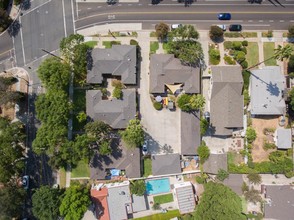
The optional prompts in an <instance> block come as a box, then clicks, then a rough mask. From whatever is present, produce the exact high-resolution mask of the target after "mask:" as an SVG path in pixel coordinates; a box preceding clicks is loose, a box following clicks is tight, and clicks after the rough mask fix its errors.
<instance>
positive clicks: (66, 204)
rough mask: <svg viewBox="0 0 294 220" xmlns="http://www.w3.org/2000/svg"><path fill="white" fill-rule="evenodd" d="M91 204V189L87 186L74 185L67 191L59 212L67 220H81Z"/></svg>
mask: <svg viewBox="0 0 294 220" xmlns="http://www.w3.org/2000/svg"><path fill="white" fill-rule="evenodd" d="M90 204H91V200H90V192H89V189H88V188H87V187H86V186H83V185H81V184H78V183H74V184H71V186H70V187H69V188H67V189H66V191H65V193H64V197H63V199H62V200H61V205H60V207H59V211H60V214H61V216H63V217H64V219H65V220H80V219H82V217H83V215H84V213H85V212H86V211H87V210H88V207H89V205H90Z"/></svg>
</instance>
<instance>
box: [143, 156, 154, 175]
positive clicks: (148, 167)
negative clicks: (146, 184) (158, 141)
mask: <svg viewBox="0 0 294 220" xmlns="http://www.w3.org/2000/svg"><path fill="white" fill-rule="evenodd" d="M150 175H152V161H151V159H150V158H146V159H144V174H143V176H144V177H147V176H150Z"/></svg>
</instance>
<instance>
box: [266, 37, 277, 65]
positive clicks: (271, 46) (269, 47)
mask: <svg viewBox="0 0 294 220" xmlns="http://www.w3.org/2000/svg"><path fill="white" fill-rule="evenodd" d="M274 54H275V43H274V42H264V43H263V56H264V60H267V59H268V58H270V57H272V56H273V55H274ZM264 64H265V65H266V66H275V65H277V61H276V60H275V59H274V58H272V59H270V60H268V61H266V62H264Z"/></svg>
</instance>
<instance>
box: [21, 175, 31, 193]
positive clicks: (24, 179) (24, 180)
mask: <svg viewBox="0 0 294 220" xmlns="http://www.w3.org/2000/svg"><path fill="white" fill-rule="evenodd" d="M29 182H30V177H29V176H28V175H25V176H23V177H22V181H21V184H22V187H23V188H24V189H26V190H28V189H29Z"/></svg>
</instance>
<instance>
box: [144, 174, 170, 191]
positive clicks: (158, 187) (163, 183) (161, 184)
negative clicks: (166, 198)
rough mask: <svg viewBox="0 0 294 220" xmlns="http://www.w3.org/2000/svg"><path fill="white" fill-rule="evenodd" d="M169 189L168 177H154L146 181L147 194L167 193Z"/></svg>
mask: <svg viewBox="0 0 294 220" xmlns="http://www.w3.org/2000/svg"><path fill="white" fill-rule="evenodd" d="M169 191H170V184H169V179H168V178H165V179H156V180H148V181H146V192H147V194H148V195H154V194H159V193H167V192H169Z"/></svg>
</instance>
